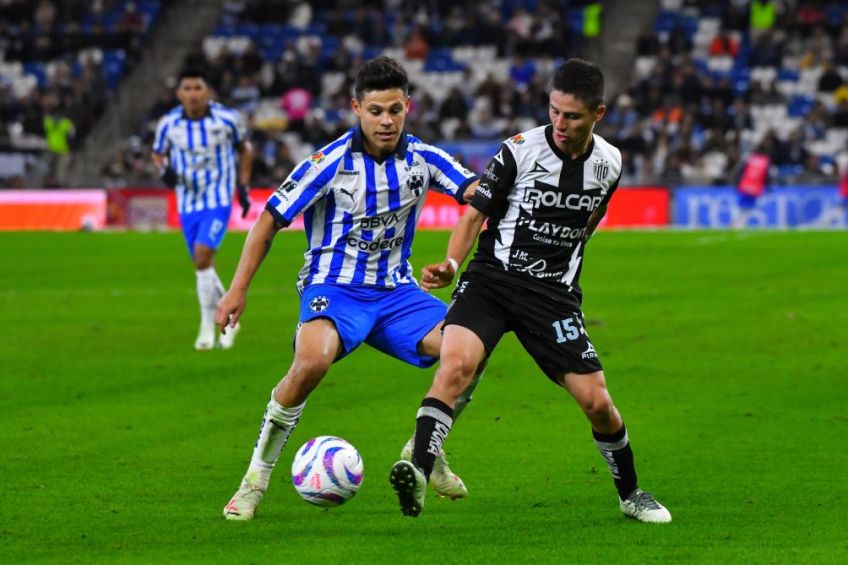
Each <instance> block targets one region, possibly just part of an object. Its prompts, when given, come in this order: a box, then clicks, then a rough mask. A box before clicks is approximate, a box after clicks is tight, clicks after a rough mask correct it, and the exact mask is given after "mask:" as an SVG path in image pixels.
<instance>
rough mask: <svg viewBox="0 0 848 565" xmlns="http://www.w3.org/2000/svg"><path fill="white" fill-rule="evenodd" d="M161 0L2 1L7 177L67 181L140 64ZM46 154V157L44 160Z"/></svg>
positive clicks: (7, 181)
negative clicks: (31, 174)
mask: <svg viewBox="0 0 848 565" xmlns="http://www.w3.org/2000/svg"><path fill="white" fill-rule="evenodd" d="M158 12H159V2H158V1H155V0H154V1H143V2H131V1H127V0H2V1H0V156H2V163H0V166H2V169H0V177H2V178H0V180H2V182H3V184H4V185H6V186H9V185H12V186H14V185H20V184H23V183H24V179H25V176H26V169H27V168H31V167H35V168H38V167H39V166H43V168H44V171H43V173H44V175H42V176H43V178H44V183H45V184H46V185H48V186H63V185H66V183H67V182H68V180H69V179H68V168H69V166H70V159H71V156H72V152H73V150H74V149H75V148H77V147H79V145H80V143H81V142H82V141H83V140H84V139H85V136H86V134H87V133H88V132H89V130H90V129H91V127H92V126H93V125H94V123H95V122H96V121H97V119H98V118H99V117H100V116H101V115H102V113H103V111H104V110H105V109H106V106H107V104H108V102H109V99H108V95H109V91H110V90H111V89H112V88H114V87H115V86H116V85H117V83H118V81H119V80H120V77H121V76H122V75H123V74H124V73H125V71H126V70H127V69H129V68H130V67H131V66H132V64H133V63H134V61H135V59H136V57H137V56H138V54H139V51H140V48H141V46H142V43H143V40H144V37H145V36H146V34H147V31H148V29H149V27H150V25H151V24H152V23H153V21H154V20H155V18H156V15H157V14H158ZM39 155H46V156H47V157H48V158H47V159H41V160H40V159H39V158H38V156H39Z"/></svg>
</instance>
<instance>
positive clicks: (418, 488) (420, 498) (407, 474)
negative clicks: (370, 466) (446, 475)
mask: <svg viewBox="0 0 848 565" xmlns="http://www.w3.org/2000/svg"><path fill="white" fill-rule="evenodd" d="M389 482H390V483H391V484H392V488H393V489H395V492H396V493H397V495H398V502H400V511H401V512H402V513H403V515H404V516H412V517H416V516H418V515H419V514H421V509H422V508H424V497H425V496H426V495H427V478H426V477H425V476H424V473H422V472H421V471H420V470H419V469H418V467H416V466H415V465H413V464H412V463H411V462H409V461H403V460H401V461H398V462H397V463H395V464H394V465H392V472H391V473H390V474H389Z"/></svg>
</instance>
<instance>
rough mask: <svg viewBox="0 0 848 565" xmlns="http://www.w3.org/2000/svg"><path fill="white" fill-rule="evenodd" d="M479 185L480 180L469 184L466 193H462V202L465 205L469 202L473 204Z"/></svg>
mask: <svg viewBox="0 0 848 565" xmlns="http://www.w3.org/2000/svg"><path fill="white" fill-rule="evenodd" d="M478 184H480V179H477V180H475V181H474V182H472V183H471V184H469V185H468V187H467V188H466V189H465V191H464V192H463V193H462V201H463V202H464V203H465V204H468V203H469V202H471V199H472V198H474V193H475V192H476V191H477V185H478Z"/></svg>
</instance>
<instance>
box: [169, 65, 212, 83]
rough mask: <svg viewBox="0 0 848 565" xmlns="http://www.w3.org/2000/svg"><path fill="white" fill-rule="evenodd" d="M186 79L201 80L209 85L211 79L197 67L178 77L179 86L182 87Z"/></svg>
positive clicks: (183, 72)
mask: <svg viewBox="0 0 848 565" xmlns="http://www.w3.org/2000/svg"><path fill="white" fill-rule="evenodd" d="M184 78H199V79H200V80H202V81H203V82H205V83H206V84H209V77H208V76H207V75H206V71H204V70H203V69H198V68H195V67H189V68H186V69H183V70H182V71H180V75H179V76H178V77H177V86H179V85H180V83H181V82H182V81H183V79H184Z"/></svg>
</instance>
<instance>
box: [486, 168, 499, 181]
mask: <svg viewBox="0 0 848 565" xmlns="http://www.w3.org/2000/svg"><path fill="white" fill-rule="evenodd" d="M483 176H484V177H486V178H487V179H489V180H490V181H492V182H498V181H499V180H501V179H500V177H498V175H496V174H495V173H494V171H492V165H489V166H488V167H486V169H485V170H484V171H483Z"/></svg>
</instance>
